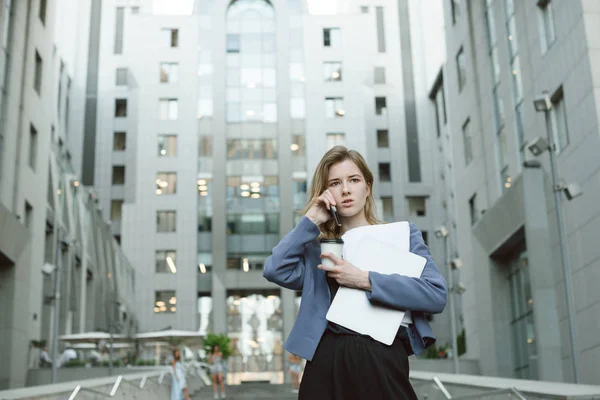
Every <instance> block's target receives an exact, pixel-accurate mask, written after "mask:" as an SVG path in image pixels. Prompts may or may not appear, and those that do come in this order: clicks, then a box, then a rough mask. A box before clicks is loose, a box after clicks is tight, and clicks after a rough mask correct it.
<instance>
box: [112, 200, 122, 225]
mask: <svg viewBox="0 0 600 400" xmlns="http://www.w3.org/2000/svg"><path fill="white" fill-rule="evenodd" d="M122 209H123V200H111V202H110V220H111V221H120V220H121V211H122Z"/></svg>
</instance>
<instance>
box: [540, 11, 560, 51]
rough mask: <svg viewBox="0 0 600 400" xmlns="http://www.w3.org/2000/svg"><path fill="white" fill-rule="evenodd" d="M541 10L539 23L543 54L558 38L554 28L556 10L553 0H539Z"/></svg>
mask: <svg viewBox="0 0 600 400" xmlns="http://www.w3.org/2000/svg"><path fill="white" fill-rule="evenodd" d="M537 5H538V10H539V14H538V15H539V25H540V38H541V41H540V44H541V46H542V54H543V53H545V52H546V51H548V49H549V48H550V46H552V44H553V43H554V41H555V40H556V30H555V28H554V11H553V8H552V1H551V0H545V1H538V3H537Z"/></svg>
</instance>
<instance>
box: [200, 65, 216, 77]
mask: <svg viewBox="0 0 600 400" xmlns="http://www.w3.org/2000/svg"><path fill="white" fill-rule="evenodd" d="M212 73H213V65H212V64H198V72H197V74H198V76H207V75H212Z"/></svg>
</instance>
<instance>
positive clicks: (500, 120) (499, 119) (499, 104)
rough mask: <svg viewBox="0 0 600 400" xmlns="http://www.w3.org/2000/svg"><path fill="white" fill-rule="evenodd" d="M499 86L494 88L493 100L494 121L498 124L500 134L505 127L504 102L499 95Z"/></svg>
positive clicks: (497, 128)
mask: <svg viewBox="0 0 600 400" xmlns="http://www.w3.org/2000/svg"><path fill="white" fill-rule="evenodd" d="M498 90H499V86H496V87H495V88H494V92H493V97H494V98H493V100H494V121H495V123H496V131H497V132H498V131H499V130H500V129H502V127H504V119H505V115H504V100H503V99H502V97H500V94H499V93H498Z"/></svg>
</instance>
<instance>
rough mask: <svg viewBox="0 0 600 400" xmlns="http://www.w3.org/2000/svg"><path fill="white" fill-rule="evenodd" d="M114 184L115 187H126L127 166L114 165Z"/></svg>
mask: <svg viewBox="0 0 600 400" xmlns="http://www.w3.org/2000/svg"><path fill="white" fill-rule="evenodd" d="M112 184H113V185H124V184H125V166H124V165H113V167H112Z"/></svg>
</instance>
